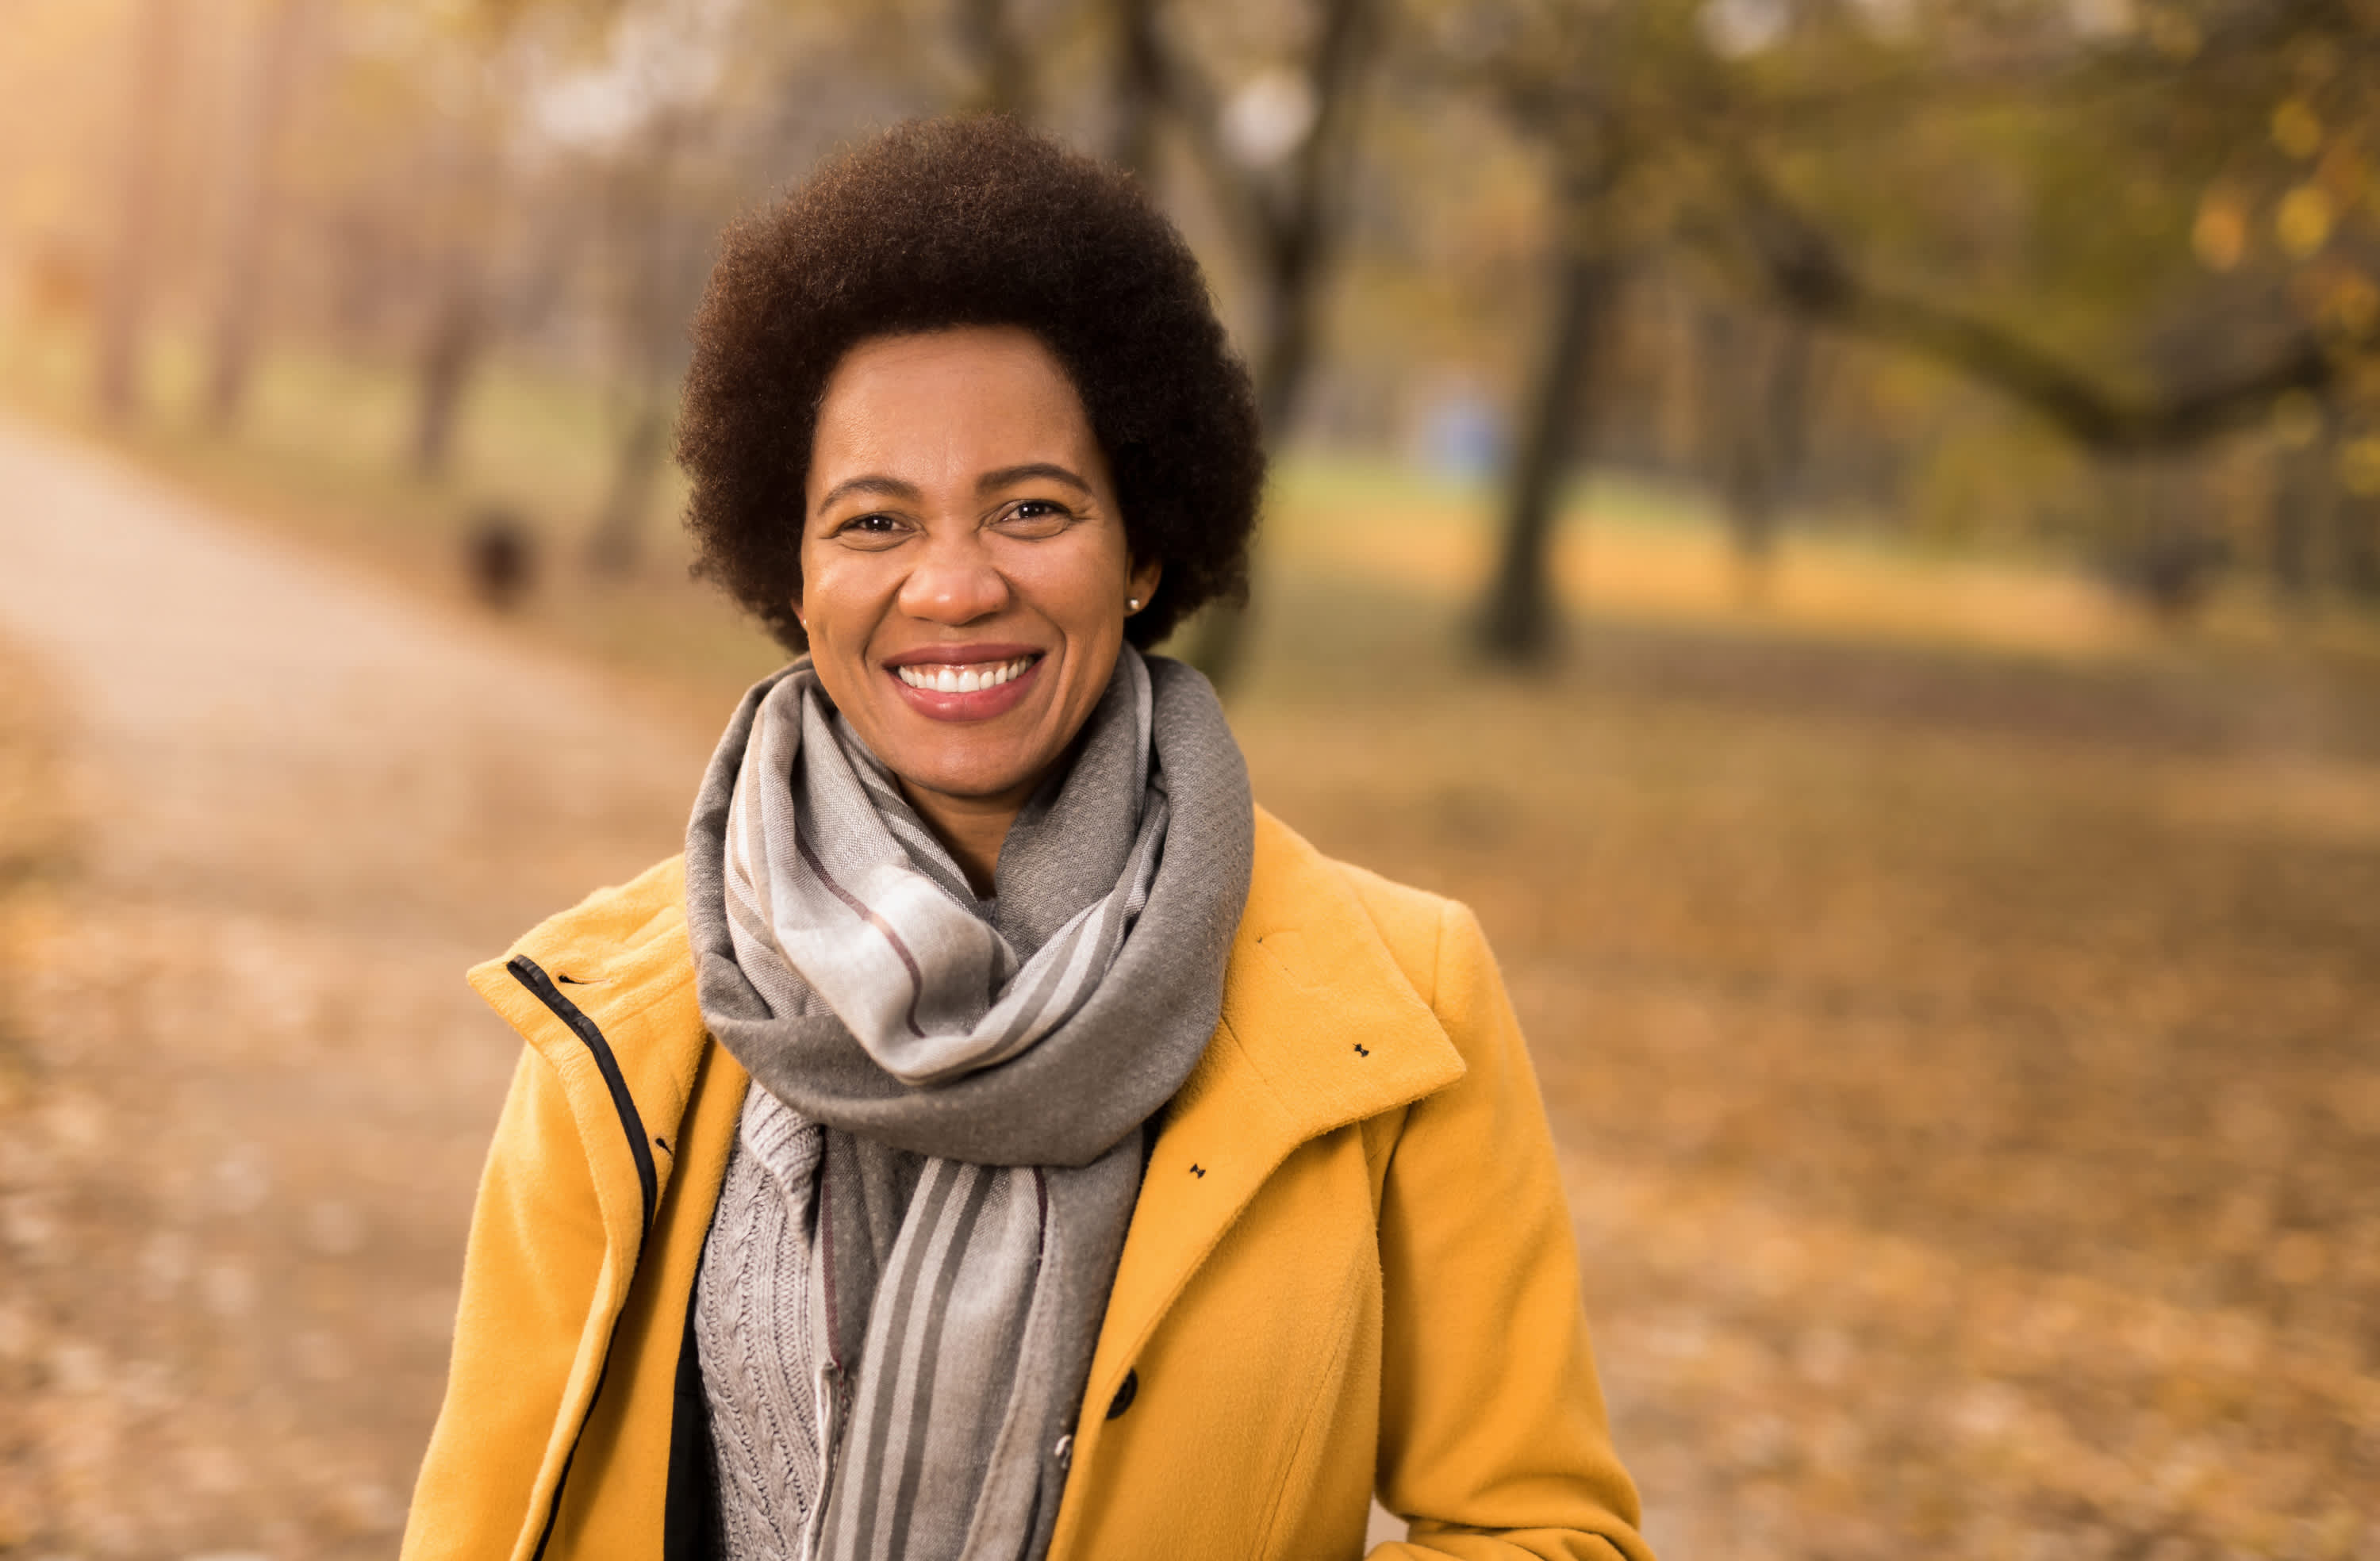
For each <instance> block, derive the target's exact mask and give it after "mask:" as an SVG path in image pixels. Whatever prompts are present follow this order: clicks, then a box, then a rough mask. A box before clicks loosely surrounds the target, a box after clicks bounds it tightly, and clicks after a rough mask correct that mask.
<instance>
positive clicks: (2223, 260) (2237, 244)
mask: <svg viewBox="0 0 2380 1561" xmlns="http://www.w3.org/2000/svg"><path fill="white" fill-rule="evenodd" d="M2190 242H2191V247H2192V248H2194V249H2196V250H2197V251H2198V258H2199V260H2202V261H2204V263H2205V265H2206V267H2207V269H2209V270H2210V271H2229V270H2230V269H2231V268H2232V267H2234V266H2236V265H2238V264H2239V263H2240V257H2241V256H2242V255H2244V254H2245V253H2246V252H2247V248H2248V217H2247V213H2246V212H2242V211H2241V210H2240V200H2239V197H2238V196H2236V195H2234V194H2233V193H2232V192H2231V191H2229V190H2228V189H2224V188H2220V187H2217V188H2214V189H2210V190H2208V191H2207V192H2206V195H2205V198H2204V200H2201V201H2200V202H2199V203H2198V221H2197V222H2196V223H2195V224H2192V227H2191V230H2190Z"/></svg>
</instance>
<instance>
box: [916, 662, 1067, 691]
mask: <svg viewBox="0 0 2380 1561" xmlns="http://www.w3.org/2000/svg"><path fill="white" fill-rule="evenodd" d="M1039 659H1040V658H1039V657H1038V656H1018V657H1015V658H1014V659H1010V660H1006V661H985V662H976V663H972V664H965V665H961V664H957V663H953V662H949V661H940V662H937V661H917V662H913V663H912V664H910V665H908V666H905V667H895V668H893V669H892V675H893V676H894V677H897V678H899V679H900V680H901V681H902V682H903V683H905V684H908V685H909V686H910V687H912V688H917V689H922V690H924V691H925V692H927V693H929V694H976V693H979V692H981V691H982V690H984V689H987V688H998V687H1000V686H1001V685H1002V684H1006V683H1012V682H1014V681H1015V680H1016V679H1017V678H1020V677H1023V676H1024V675H1025V672H1026V669H1028V668H1030V667H1031V666H1032V665H1033V663H1034V662H1036V661H1038V660H1039Z"/></svg>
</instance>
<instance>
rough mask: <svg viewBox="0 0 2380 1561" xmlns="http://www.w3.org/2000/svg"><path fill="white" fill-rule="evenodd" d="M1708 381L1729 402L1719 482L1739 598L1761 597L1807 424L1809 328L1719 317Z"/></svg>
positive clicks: (1756, 599) (1764, 594) (1720, 422)
mask: <svg viewBox="0 0 2380 1561" xmlns="http://www.w3.org/2000/svg"><path fill="white" fill-rule="evenodd" d="M1713 319H1714V321H1717V322H1718V340H1717V341H1716V342H1715V343H1713V344H1712V345H1713V346H1715V347H1716V349H1717V350H1716V351H1712V352H1710V353H1709V354H1708V356H1707V358H1706V365H1705V368H1706V383H1708V384H1710V385H1711V386H1712V387H1713V389H1714V391H1715V393H1716V394H1717V395H1718V396H1720V397H1724V398H1726V400H1727V402H1728V405H1726V406H1725V408H1724V410H1723V412H1722V414H1721V416H1720V417H1718V418H1717V419H1715V421H1716V422H1717V424H1718V427H1719V428H1720V429H1722V430H1725V432H1724V435H1723V438H1724V440H1725V448H1724V451H1723V453H1722V454H1721V457H1720V462H1719V488H1720V494H1721V497H1722V499H1723V500H1724V502H1725V508H1726V512H1727V527H1728V536H1729V538H1730V540H1731V541H1732V542H1733V543H1734V551H1735V560H1736V571H1737V579H1738V582H1739V586H1740V588H1741V591H1742V594H1743V598H1744V599H1745V600H1746V601H1748V602H1755V603H1756V602H1760V601H1763V600H1765V599H1767V595H1768V587H1769V584H1770V576H1771V573H1772V571H1773V569H1774V567H1775V563H1776V551H1777V518H1778V514H1779V511H1780V510H1781V508H1782V505H1783V499H1784V494H1783V489H1784V486H1785V483H1786V482H1787V481H1788V479H1789V478H1790V477H1791V473H1792V471H1793V469H1794V468H1795V467H1796V466H1799V465H1800V464H1801V458H1802V449H1803V442H1804V437H1805V433H1806V428H1807V422H1808V411H1807V407H1808V400H1809V382H1810V327H1809V325H1808V324H1807V323H1806V322H1805V321H1801V320H1797V319H1781V320H1776V321H1766V322H1763V323H1761V324H1759V325H1755V327H1754V328H1753V329H1752V330H1750V331H1748V332H1741V331H1733V330H1730V329H1729V328H1728V325H1729V322H1728V321H1727V320H1726V317H1725V316H1723V315H1714V316H1713Z"/></svg>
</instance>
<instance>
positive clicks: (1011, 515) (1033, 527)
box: [1000, 499, 1075, 537]
mask: <svg viewBox="0 0 2380 1561" xmlns="http://www.w3.org/2000/svg"><path fill="white" fill-rule="evenodd" d="M1074 518H1075V517H1074V514H1073V513H1072V512H1071V511H1069V510H1068V509H1067V508H1066V507H1065V506H1064V505H1062V504H1053V503H1051V502H1050V501H1048V500H1046V499H1026V500H1023V501H1021V502H1017V503H1014V504H1012V505H1010V506H1009V509H1008V513H1007V514H1004V515H1002V516H1001V517H1000V528H1001V529H1002V530H1003V531H1005V532H1007V533H1008V534H1009V535H1010V536H1012V537H1054V536H1056V535H1057V534H1058V533H1059V532H1061V531H1063V530H1064V529H1065V528H1066V526H1067V525H1068V523H1070V522H1071V521H1072V520H1073V519H1074Z"/></svg>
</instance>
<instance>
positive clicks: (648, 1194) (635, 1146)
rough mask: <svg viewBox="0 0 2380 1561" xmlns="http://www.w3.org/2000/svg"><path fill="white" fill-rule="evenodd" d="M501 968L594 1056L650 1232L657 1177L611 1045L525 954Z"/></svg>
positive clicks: (658, 1191) (641, 1121) (640, 1121)
mask: <svg viewBox="0 0 2380 1561" xmlns="http://www.w3.org/2000/svg"><path fill="white" fill-rule="evenodd" d="M504 968H505V969H506V970H508V971H511V972H512V973H513V979H514V980H516V981H517V982H519V983H520V984H521V985H522V986H526V987H528V989H529V991H530V992H531V993H532V994H533V995H534V996H535V997H536V998H537V1000H538V1001H539V1002H541V1003H543V1004H544V1005H545V1006H546V1007H548V1008H550V1009H552V1010H553V1013H554V1017H555V1018H557V1019H559V1020H561V1021H562V1022H563V1023H565V1024H567V1025H569V1026H570V1029H571V1033H572V1034H573V1035H577V1037H578V1038H579V1039H580V1040H582V1041H584V1042H586V1043H587V1049H588V1050H589V1051H590V1052H592V1053H594V1054H595V1066H596V1067H597V1068H598V1069H600V1070H601V1071H602V1074H603V1083H604V1085H605V1087H606V1088H608V1089H610V1090H611V1092H612V1107H613V1109H614V1110H616V1111H617V1112H619V1113H620V1128H621V1131H624V1132H625V1133H626V1134H627V1135H628V1153H629V1154H631V1155H633V1156H636V1159H637V1190H638V1191H640V1192H643V1193H644V1195H645V1222H644V1225H643V1226H642V1227H641V1228H643V1229H646V1230H650V1229H651V1228H653V1207H654V1205H655V1204H658V1203H659V1202H660V1201H661V1178H660V1176H659V1175H658V1174H656V1173H655V1171H654V1169H653V1151H652V1146H651V1145H650V1144H647V1143H646V1142H645V1119H644V1118H642V1117H640V1116H638V1115H637V1102H636V1099H635V1097H634V1096H632V1095H629V1094H628V1081H627V1080H626V1079H625V1078H624V1077H622V1076H621V1073H620V1059H618V1058H616V1057H614V1056H613V1055H612V1043H611V1042H609V1041H607V1040H605V1039H604V1038H603V1032H602V1031H601V1030H598V1029H597V1028H595V1022H594V1021H593V1020H591V1019H589V1018H588V1017H587V1015H586V1013H585V1011H584V1010H581V1009H580V1008H579V1006H578V1005H577V1003H574V1002H572V1001H571V1000H570V999H569V998H565V997H564V996H563V995H562V988H561V987H559V986H555V985H554V984H553V978H552V977H550V976H548V975H547V974H545V972H544V971H542V970H540V969H539V968H538V963H537V962H536V961H535V960H532V959H530V958H529V957H528V955H527V954H515V955H514V956H513V957H512V958H511V959H510V960H508V961H506V962H504Z"/></svg>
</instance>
